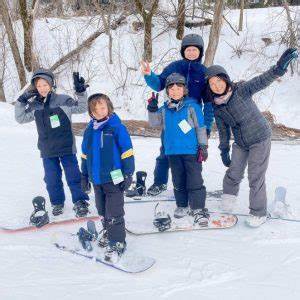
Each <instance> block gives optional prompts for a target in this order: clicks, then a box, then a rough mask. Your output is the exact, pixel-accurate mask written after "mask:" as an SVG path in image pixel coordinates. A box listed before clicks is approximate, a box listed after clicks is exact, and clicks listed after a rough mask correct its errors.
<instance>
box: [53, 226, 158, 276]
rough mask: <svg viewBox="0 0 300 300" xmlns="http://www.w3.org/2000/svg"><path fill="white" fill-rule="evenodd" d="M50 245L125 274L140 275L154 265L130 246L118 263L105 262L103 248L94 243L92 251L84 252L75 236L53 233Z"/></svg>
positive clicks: (153, 261) (148, 258) (151, 260)
mask: <svg viewBox="0 0 300 300" xmlns="http://www.w3.org/2000/svg"><path fill="white" fill-rule="evenodd" d="M52 243H53V244H54V246H55V247H56V248H57V249H59V250H61V251H64V252H68V253H70V254H74V255H77V256H80V257H82V258H87V259H90V260H93V261H95V262H96V263H100V264H103V265H105V266H108V267H111V268H114V269H117V270H119V271H123V272H125V273H141V272H144V271H146V270H148V269H150V268H151V267H152V266H153V265H154V264H155V259H154V258H151V257H148V256H143V255H140V254H139V253H136V252H133V251H132V250H131V249H130V246H129V247H127V249H126V251H125V252H124V253H123V254H122V256H121V258H120V259H119V261H118V262H116V263H110V262H107V261H105V259H104V248H100V247H99V246H97V245H96V243H97V242H96V241H95V242H91V244H92V248H93V249H92V251H86V250H84V249H83V248H82V246H81V244H80V242H79V240H78V237H77V235H76V234H71V233H68V232H60V233H55V234H54V235H53V236H52Z"/></svg>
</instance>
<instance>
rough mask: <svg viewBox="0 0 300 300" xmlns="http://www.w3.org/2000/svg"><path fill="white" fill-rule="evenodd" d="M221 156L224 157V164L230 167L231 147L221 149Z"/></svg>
mask: <svg viewBox="0 0 300 300" xmlns="http://www.w3.org/2000/svg"><path fill="white" fill-rule="evenodd" d="M221 158H222V162H223V165H224V166H225V167H227V168H228V167H229V166H230V164H231V159H230V155H229V149H222V150H221Z"/></svg>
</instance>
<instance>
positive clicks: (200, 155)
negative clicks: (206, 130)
mask: <svg viewBox="0 0 300 300" xmlns="http://www.w3.org/2000/svg"><path fill="white" fill-rule="evenodd" d="M207 148H208V147H207V145H199V147H198V152H197V161H198V162H199V163H202V162H203V161H206V160H207V158H208V152H207Z"/></svg>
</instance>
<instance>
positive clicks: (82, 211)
mask: <svg viewBox="0 0 300 300" xmlns="http://www.w3.org/2000/svg"><path fill="white" fill-rule="evenodd" d="M88 207H89V203H88V202H87V201H85V200H79V201H77V202H75V204H74V207H73V210H74V211H75V215H76V217H77V218H80V217H85V216H86V215H87V214H88V212H89V209H88Z"/></svg>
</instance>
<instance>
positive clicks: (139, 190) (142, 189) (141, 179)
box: [125, 171, 147, 197]
mask: <svg viewBox="0 0 300 300" xmlns="http://www.w3.org/2000/svg"><path fill="white" fill-rule="evenodd" d="M146 178H147V173H146V172H144V171H138V172H136V181H133V182H132V185H131V187H130V188H129V189H128V190H127V191H126V194H125V196H126V197H137V196H140V197H142V196H145V194H146Z"/></svg>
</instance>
